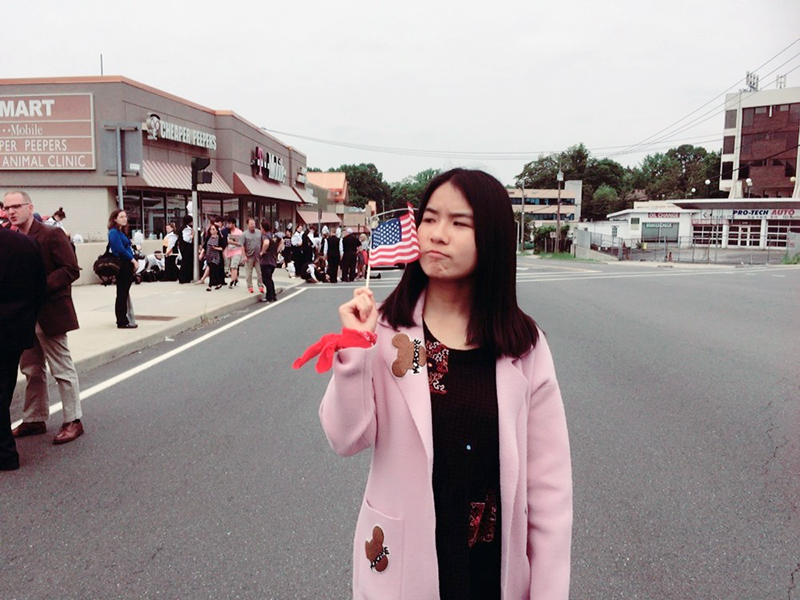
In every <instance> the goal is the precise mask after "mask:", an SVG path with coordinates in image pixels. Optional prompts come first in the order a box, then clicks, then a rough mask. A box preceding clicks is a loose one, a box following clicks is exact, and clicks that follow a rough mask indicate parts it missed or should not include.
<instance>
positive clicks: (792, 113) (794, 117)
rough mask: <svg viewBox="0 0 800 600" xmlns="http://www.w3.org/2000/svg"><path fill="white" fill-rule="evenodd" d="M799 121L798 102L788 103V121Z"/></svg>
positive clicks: (799, 108) (799, 105)
mask: <svg viewBox="0 0 800 600" xmlns="http://www.w3.org/2000/svg"><path fill="white" fill-rule="evenodd" d="M798 122H800V104H790V105H789V123H798Z"/></svg>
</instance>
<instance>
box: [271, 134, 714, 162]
mask: <svg viewBox="0 0 800 600" xmlns="http://www.w3.org/2000/svg"><path fill="white" fill-rule="evenodd" d="M264 131H267V132H269V133H272V134H275V135H282V136H288V137H295V138H299V139H304V140H308V141H311V142H315V143H319V144H328V145H332V146H341V147H345V148H351V149H355V150H365V151H369V152H377V153H384V154H398V155H406V156H427V157H432V158H454V159H470V160H497V161H520V160H523V161H530V158H531V156H537V155H543V154H544V155H546V154H556V153H557V151H553V150H530V151H508V152H459V151H448V150H417V149H411V148H394V147H388V146H371V145H367V144H358V143H351V142H340V141H337V140H328V139H323V138H317V137H312V136H306V135H301V134H295V133H289V132H285V131H277V130H274V129H266V128H264ZM708 136H713V137H711V138H709V139H705V138H708ZM721 140H722V138H721V137H719V135H718V134H706V135H705V136H700V137H699V138H698V137H697V136H693V137H687V138H681V139H677V140H672V142H671V143H674V142H680V141H686V142H692V141H693V142H695V143H698V144H705V143H711V142H718V141H721ZM628 147H630V144H625V145H619V146H601V147H597V148H587V151H589V152H590V153H592V154H595V155H597V154H603V153H604V151H608V150H615V149H617V148H628ZM670 147H671V146H670ZM654 149H655V148H654Z"/></svg>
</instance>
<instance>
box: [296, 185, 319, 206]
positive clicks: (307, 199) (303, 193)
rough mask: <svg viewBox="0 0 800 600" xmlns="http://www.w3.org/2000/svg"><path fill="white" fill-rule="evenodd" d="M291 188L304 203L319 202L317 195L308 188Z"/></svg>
mask: <svg viewBox="0 0 800 600" xmlns="http://www.w3.org/2000/svg"><path fill="white" fill-rule="evenodd" d="M292 189H293V190H294V193H295V194H297V195H298V196H299V197H300V200H302V201H303V202H304V203H306V204H319V200H317V197H316V196H315V195H314V194H312V193H311V192H309V191H308V190H301V189H300V188H292Z"/></svg>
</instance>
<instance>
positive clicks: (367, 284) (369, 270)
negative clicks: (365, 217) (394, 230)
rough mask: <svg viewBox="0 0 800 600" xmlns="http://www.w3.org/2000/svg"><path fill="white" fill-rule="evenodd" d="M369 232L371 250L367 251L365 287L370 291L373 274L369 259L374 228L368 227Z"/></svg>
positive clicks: (370, 247)
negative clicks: (370, 278)
mask: <svg viewBox="0 0 800 600" xmlns="http://www.w3.org/2000/svg"><path fill="white" fill-rule="evenodd" d="M368 222H369V221H368ZM367 231H369V249H368V250H367V282H366V283H365V284H364V287H365V288H367V289H369V277H370V274H371V273H372V261H371V260H370V259H369V255H370V250H371V249H372V227H370V226H369V225H367Z"/></svg>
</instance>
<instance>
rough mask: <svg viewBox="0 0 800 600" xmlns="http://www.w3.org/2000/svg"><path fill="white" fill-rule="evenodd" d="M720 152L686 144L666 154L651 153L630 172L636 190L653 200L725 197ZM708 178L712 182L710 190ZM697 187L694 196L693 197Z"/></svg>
mask: <svg viewBox="0 0 800 600" xmlns="http://www.w3.org/2000/svg"><path fill="white" fill-rule="evenodd" d="M719 170H720V153H719V152H709V151H708V150H706V149H705V148H701V147H696V146H692V145H691V144H683V145H681V146H678V147H676V148H671V149H670V150H667V151H666V152H665V153H663V154H661V153H656V154H649V155H647V156H645V157H644V159H642V162H641V163H640V164H639V166H637V167H634V168H633V169H631V170H630V176H629V181H630V183H631V185H632V189H640V190H645V193H646V194H647V197H648V198H649V199H651V200H658V199H662V198H664V199H678V198H689V197H691V196H692V195H694V196H695V197H700V196H705V195H706V193H708V195H709V196H710V197H712V198H719V197H723V196H724V195H725V193H724V192H720V191H719V189H718V187H719V186H718V183H719ZM706 179H708V180H709V181H710V182H711V183H710V184H709V185H708V191H706V183H705V182H706ZM692 188H694V190H695V191H694V194H692Z"/></svg>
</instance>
